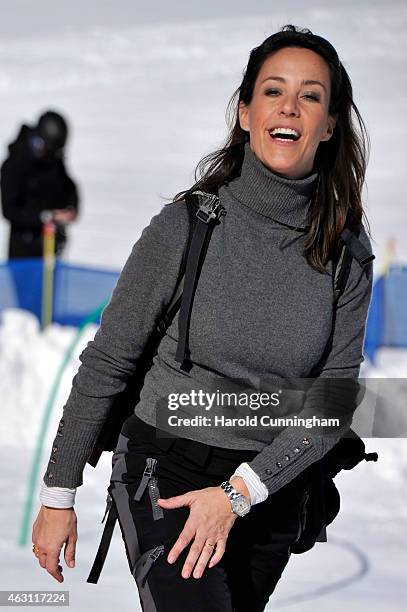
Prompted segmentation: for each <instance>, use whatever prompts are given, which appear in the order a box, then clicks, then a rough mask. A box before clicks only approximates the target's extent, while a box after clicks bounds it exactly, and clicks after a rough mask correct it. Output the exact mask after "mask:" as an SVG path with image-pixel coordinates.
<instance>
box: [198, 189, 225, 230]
mask: <svg viewBox="0 0 407 612" xmlns="http://www.w3.org/2000/svg"><path fill="white" fill-rule="evenodd" d="M195 194H196V195H197V196H198V198H199V209H198V211H197V213H196V216H197V217H198V219H200V220H201V221H203V222H204V223H209V222H210V221H211V220H212V219H219V218H220V217H221V216H222V215H225V214H226V210H225V208H224V207H223V206H222V205H221V203H220V201H219V198H218V196H216V195H214V194H208V193H204V192H203V191H195Z"/></svg>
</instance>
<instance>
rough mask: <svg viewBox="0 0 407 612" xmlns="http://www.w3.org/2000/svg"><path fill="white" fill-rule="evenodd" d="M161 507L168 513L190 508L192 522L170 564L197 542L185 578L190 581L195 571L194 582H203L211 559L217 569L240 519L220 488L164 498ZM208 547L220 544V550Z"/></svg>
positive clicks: (188, 562) (169, 560)
mask: <svg viewBox="0 0 407 612" xmlns="http://www.w3.org/2000/svg"><path fill="white" fill-rule="evenodd" d="M157 503H158V504H159V505H160V506H161V507H162V508H164V509H165V510H172V509H173V508H180V507H181V506H189V508H190V509H191V510H190V513H189V517H188V520H187V522H186V523H185V525H184V528H183V530H182V531H181V533H180V535H179V537H178V540H177V541H176V542H175V544H174V546H173V547H172V549H171V550H170V552H169V554H168V557H167V560H168V562H169V563H174V561H176V560H177V558H178V555H179V554H180V553H181V552H182V551H183V550H184V548H186V547H187V546H188V544H189V543H190V542H191V541H192V540H194V542H193V543H192V545H191V547H190V550H189V554H188V557H187V559H186V561H185V564H184V567H183V568H182V573H181V575H182V577H183V578H189V576H190V575H191V572H192V570H194V573H193V576H194V578H200V577H201V576H202V574H203V572H204V569H205V567H206V565H207V563H208V561H209V559H211V561H210V563H209V567H213V566H214V565H216V563H218V561H220V560H221V558H222V556H223V553H224V552H225V548H226V540H227V538H228V535H229V531H230V530H231V528H232V527H233V525H234V522H235V520H236V519H237V518H238V516H237V514H235V513H234V512H232V508H231V504H230V500H229V499H228V497H227V495H225V492H224V491H223V490H222V489H221V488H220V486H219V487H207V488H206V489H200V490H197V491H189V492H188V493H184V494H183V495H176V496H175V497H168V498H167V499H162V498H160V499H159V500H158V501H157ZM208 543H210V544H216V549H215V548H213V547H212V546H209V545H208ZM213 553H214V554H213ZM212 554H213V556H212ZM211 557H212V558H211ZM194 568H195V569H194Z"/></svg>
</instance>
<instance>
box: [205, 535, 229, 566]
mask: <svg viewBox="0 0 407 612" xmlns="http://www.w3.org/2000/svg"><path fill="white" fill-rule="evenodd" d="M225 550H226V540H218V541H217V542H216V550H215V553H214V555H213V557H212V558H211V560H210V561H209V565H208V567H209V568H211V567H213V566H214V565H216V564H217V563H219V561H220V560H221V559H222V557H223V555H224V553H225Z"/></svg>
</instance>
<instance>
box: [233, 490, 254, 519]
mask: <svg viewBox="0 0 407 612" xmlns="http://www.w3.org/2000/svg"><path fill="white" fill-rule="evenodd" d="M232 508H233V512H236V514H238V515H239V516H244V515H245V514H247V513H248V512H249V510H250V503H249V501H248V500H247V499H246V497H245V496H244V495H239V497H237V498H236V499H234V500H233V501H232Z"/></svg>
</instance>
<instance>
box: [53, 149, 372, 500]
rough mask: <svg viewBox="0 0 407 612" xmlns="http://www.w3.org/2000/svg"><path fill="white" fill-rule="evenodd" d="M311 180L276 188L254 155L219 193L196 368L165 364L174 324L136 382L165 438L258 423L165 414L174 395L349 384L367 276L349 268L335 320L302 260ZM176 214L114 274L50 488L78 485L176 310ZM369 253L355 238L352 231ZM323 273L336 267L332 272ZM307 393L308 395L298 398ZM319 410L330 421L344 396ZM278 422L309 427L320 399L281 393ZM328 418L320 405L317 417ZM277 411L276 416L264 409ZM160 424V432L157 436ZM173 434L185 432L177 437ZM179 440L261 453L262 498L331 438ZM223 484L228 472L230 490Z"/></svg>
mask: <svg viewBox="0 0 407 612" xmlns="http://www.w3.org/2000/svg"><path fill="white" fill-rule="evenodd" d="M316 179H317V174H312V175H310V176H308V177H306V178H304V179H299V180H294V179H286V178H282V177H280V176H278V175H276V174H275V173H273V172H271V171H270V170H269V169H268V168H266V167H265V166H264V165H263V164H262V163H261V162H260V160H259V159H258V158H257V157H256V156H255V155H254V153H253V152H252V150H251V149H250V147H249V145H248V144H247V145H246V147H245V157H244V162H243V166H242V172H241V176H240V177H238V178H236V179H234V180H233V181H231V182H230V183H229V184H228V185H224V186H223V187H221V188H220V190H219V197H220V201H221V204H222V205H223V206H224V207H225V209H226V215H225V216H224V217H222V220H221V223H220V225H218V226H217V227H215V229H214V231H213V234H212V237H211V241H210V243H209V248H208V251H207V254H206V257H205V261H204V265H203V267H202V271H201V275H200V279H199V283H198V287H197V291H196V294H195V299H194V305H193V310H192V316H191V324H190V334H189V348H190V351H191V361H192V368H191V370H190V371H189V372H186V371H183V370H181V369H180V367H179V366H180V364H179V363H178V362H177V361H175V359H174V356H175V352H176V347H177V340H178V315H176V316H175V318H174V321H173V322H172V324H171V325H170V327H169V328H168V330H167V333H166V335H165V336H164V338H163V340H162V341H161V343H160V346H159V349H158V354H157V355H156V357H155V358H154V364H153V366H152V368H151V369H150V371H149V372H148V373H147V375H146V378H145V384H144V386H143V389H142V392H141V396H140V401H139V403H138V404H137V406H136V407H135V413H136V415H137V416H138V417H139V418H141V419H142V420H144V421H145V422H146V423H149V424H150V425H153V426H157V425H158V426H159V427H160V429H163V428H165V429H168V430H170V429H171V428H170V427H169V426H168V420H167V421H166V419H168V416H176V417H177V418H181V417H182V418H183V417H185V418H192V417H196V416H197V415H201V416H211V417H212V418H214V417H215V416H222V415H224V416H227V417H228V418H231V417H237V416H238V417H242V416H244V415H248V416H249V417H250V416H253V414H254V412H253V411H251V410H250V409H249V408H248V407H247V406H245V407H244V409H242V406H241V405H237V404H236V403H235V404H234V405H230V404H229V405H228V406H226V407H225V406H224V405H223V406H219V405H216V406H212V408H211V410H210V411H209V410H205V408H204V407H202V406H197V405H194V403H193V402H192V401H190V402H184V404H186V405H182V406H179V408H178V409H177V410H168V399H169V397H172V395H171V394H174V393H181V392H184V393H189V394H190V393H191V391H192V390H195V391H196V392H197V393H198V392H199V391H203V392H207V393H213V392H215V391H216V390H220V391H226V392H231V390H232V389H233V391H235V392H236V390H238V391H240V390H244V391H245V392H247V393H249V392H250V391H252V392H253V391H255V390H256V391H261V390H264V389H267V391H268V392H269V393H274V392H275V391H276V390H278V388H279V387H281V386H283V387H284V381H285V380H287V379H295V380H297V379H301V380H302V379H307V378H308V377H311V376H312V377H316V382H318V381H319V380H322V379H327V378H329V379H343V378H346V379H357V378H358V376H359V370H360V364H361V363H362V361H363V359H364V358H363V354H362V347H363V340H364V334H365V323H366V318H367V312H368V306H369V302H370V298H371V290H372V276H373V269H372V264H370V265H369V266H368V268H367V270H362V268H361V267H360V266H359V264H358V262H357V261H356V260H354V261H353V262H352V268H351V272H350V277H349V281H348V284H347V287H346V289H345V292H344V293H343V295H342V296H341V298H340V300H339V302H338V304H337V306H336V312H334V308H333V296H332V278H331V275H330V274H321V273H319V272H317V271H315V270H314V269H312V268H311V267H310V266H309V265H308V263H307V262H306V259H305V257H304V256H303V246H304V242H305V232H304V231H295V230H294V228H297V229H298V228H304V226H305V219H306V214H307V209H308V206H309V203H310V198H311V195H312V193H313V189H314V188H315V184H316ZM188 223H189V222H188V214H187V210H186V208H185V204H184V203H183V202H178V203H177V202H171V203H170V204H167V205H165V206H164V207H163V208H162V209H161V211H160V212H159V213H158V214H157V215H155V216H154V217H153V218H152V220H151V222H150V224H149V225H148V226H147V227H146V228H145V229H144V230H143V232H142V235H141V237H140V238H139V240H138V241H137V242H136V244H135V245H134V248H133V251H132V253H131V255H130V257H129V259H128V261H127V263H126V265H125V267H124V269H123V271H122V273H121V275H120V278H119V281H118V283H117V286H116V288H115V290H114V292H113V295H112V298H111V300H110V302H109V304H108V306H107V307H106V309H105V311H104V313H103V316H102V322H101V326H100V328H99V329H98V331H97V333H96V335H95V339H94V340H93V341H92V342H90V343H89V344H88V346H87V347H86V349H85V350H84V351H83V353H82V355H81V357H80V359H81V362H82V363H81V366H80V368H79V370H78V373H77V375H76V376H75V378H74V380H73V385H72V390H71V393H70V396H69V398H68V401H67V403H66V405H65V407H64V411H63V419H62V425H63V426H62V427H60V428H59V435H58V434H57V437H56V438H55V441H54V448H55V447H56V448H57V451H55V452H53V453H51V460H52V461H50V462H49V464H48V467H47V470H46V473H45V475H44V483H45V484H46V485H48V486H55V487H77V486H79V485H81V484H82V472H83V469H84V466H85V464H86V461H87V459H88V457H89V455H90V452H91V450H92V447H93V444H94V442H95V439H96V437H97V435H98V433H99V431H100V429H101V427H102V424H103V422H104V419H105V418H106V415H107V414H108V412H109V409H110V406H111V405H112V401H113V400H114V398H115V396H116V395H117V394H118V393H120V392H121V391H122V390H123V389H124V388H125V385H126V381H127V380H128V378H129V377H130V376H132V375H133V374H134V373H135V372H136V371H137V364H138V359H139V357H140V355H141V354H142V351H143V347H144V346H145V344H146V341H147V339H148V337H149V334H150V333H151V331H152V330H153V328H154V324H155V322H156V320H157V317H158V316H159V314H160V313H161V312H162V310H163V309H164V308H165V306H166V305H167V304H168V302H169V300H170V299H171V296H172V293H173V291H174V287H175V285H176V281H177V277H178V272H179V267H180V263H181V258H182V253H183V250H184V247H185V244H186V240H187V236H188ZM360 239H361V241H362V243H363V244H364V246H365V247H366V248H367V249H368V250H369V251H370V252H371V245H370V241H369V238H368V236H367V234H366V231H365V229H364V228H362V231H361V233H360ZM327 269H328V272H330V270H331V268H330V266H328V268H327ZM307 389H308V387H307ZM340 395H341V394H338V393H336V394H335V393H334V394H333V395H332V396H327V395H324V396H323V397H324V398H325V399H326V398H328V401H329V403H332V406H331V405H330V406H329V407H328V412H329V410H330V411H331V412H332V413H335V411H339V412H340V411H341V410H342V409H343V405H341V401H342V404H343V398H341V397H340ZM280 399H281V402H280V408H279V410H280V412H279V415H281V414H282V413H284V414H288V413H290V411H292V410H293V409H295V410H293V411H294V412H295V413H296V414H298V413H299V412H301V414H304V415H308V416H309V415H312V414H313V413H315V412H320V410H319V400H320V399H321V391H320V389H319V390H318V386H315V385H312V386H311V387H310V389H309V390H307V391H306V390H304V389H302V390H301V385H300V388H299V389H298V388H297V390H288V391H287V393H286V395H285V389H283V394H282V395H281V396H280ZM325 408H327V407H325ZM269 412H270V413H273V408H272V407H270V408H269ZM166 423H167V424H166ZM180 432H182V433H180ZM175 433H176V434H177V435H182V436H183V437H187V438H190V439H194V440H197V441H200V442H204V443H206V444H211V445H214V446H220V447H224V448H234V449H236V448H238V449H246V450H247V449H249V450H255V451H258V454H257V455H256V456H255V458H254V459H253V460H252V461H251V462H250V463H249V466H250V468H252V470H254V472H255V473H256V474H257V475H258V477H259V478H260V480H261V482H262V483H264V485H265V486H266V487H267V490H268V492H269V494H271V493H274V492H275V491H277V490H278V489H279V488H280V487H282V486H283V485H285V484H286V483H288V482H289V481H290V480H292V479H293V478H294V477H295V476H297V475H298V474H299V473H300V472H301V471H302V470H304V469H305V468H306V467H307V466H308V465H310V464H312V463H313V462H315V461H317V460H318V459H319V458H321V457H322V456H323V455H324V454H325V453H326V452H327V451H328V450H329V449H330V448H331V447H332V446H333V445H334V444H335V443H336V442H337V441H338V439H339V437H340V434H341V432H340V431H339V430H338V431H337V432H336V434H337V435H331V436H312V435H309V434H308V433H307V430H304V431H303V430H301V429H298V428H297V429H296V428H286V429H284V428H282V429H281V430H276V429H274V428H268V427H260V426H258V427H252V426H249V425H247V424H246V425H245V426H239V425H238V424H236V425H235V426H225V425H224V426H213V425H212V426H208V427H207V426H192V427H188V426H184V428H183V429H182V430H181V429H176V430H175ZM229 476H230V475H229V474H225V477H226V478H228V477H229Z"/></svg>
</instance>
